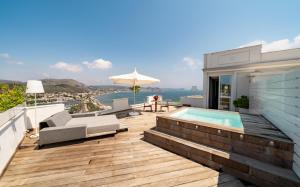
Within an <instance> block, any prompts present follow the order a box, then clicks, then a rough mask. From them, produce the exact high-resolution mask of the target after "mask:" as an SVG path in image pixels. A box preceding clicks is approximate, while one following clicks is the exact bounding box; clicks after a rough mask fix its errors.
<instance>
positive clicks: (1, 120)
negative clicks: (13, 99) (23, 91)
mask: <svg viewBox="0 0 300 187" xmlns="http://www.w3.org/2000/svg"><path fill="white" fill-rule="evenodd" d="M23 110H24V107H23V105H18V106H16V107H14V108H11V109H8V110H6V111H5V112H1V113H0V127H1V126H2V125H4V124H5V123H6V122H8V121H9V120H10V119H12V118H13V117H15V116H16V115H17V114H19V113H20V112H21V111H23Z"/></svg>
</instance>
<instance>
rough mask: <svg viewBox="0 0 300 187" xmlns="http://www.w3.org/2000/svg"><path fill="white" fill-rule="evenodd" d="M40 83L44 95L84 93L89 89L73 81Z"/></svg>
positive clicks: (62, 80)
mask: <svg viewBox="0 0 300 187" xmlns="http://www.w3.org/2000/svg"><path fill="white" fill-rule="evenodd" d="M42 83H43V86H44V89H45V92H46V93H59V92H67V93H84V92H88V91H89V88H88V87H87V86H86V85H85V84H83V83H81V82H78V81H76V80H74V79H42Z"/></svg>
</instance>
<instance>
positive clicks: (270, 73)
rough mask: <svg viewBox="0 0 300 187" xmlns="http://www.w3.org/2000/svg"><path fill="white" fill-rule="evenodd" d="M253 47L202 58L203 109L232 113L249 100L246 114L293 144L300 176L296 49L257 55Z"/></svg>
mask: <svg viewBox="0 0 300 187" xmlns="http://www.w3.org/2000/svg"><path fill="white" fill-rule="evenodd" d="M261 49H262V46H261V45H256V46H251V47H244V48H238V49H232V50H226V51H220V52H214V53H208V54H205V55H204V68H203V81H204V82H203V95H204V98H205V99H204V101H203V102H204V103H203V104H204V107H205V108H212V109H223V110H235V108H234V106H233V100H234V99H236V98H238V97H240V96H242V95H245V96H248V97H249V103H250V112H254V113H258V114H262V115H263V116H264V117H266V118H267V119H268V120H270V121H271V122H272V123H273V124H274V125H276V126H277V127H278V128H279V129H280V130H282V131H283V132H284V133H285V134H287V135H288V136H289V137H290V138H291V139H292V140H293V141H294V142H295V143H296V144H295V147H294V150H295V154H294V164H293V169H294V171H295V172H296V173H297V174H298V175H299V176H300V49H289V50H282V51H274V52H264V53H262V52H261Z"/></svg>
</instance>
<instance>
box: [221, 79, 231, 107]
mask: <svg viewBox="0 0 300 187" xmlns="http://www.w3.org/2000/svg"><path fill="white" fill-rule="evenodd" d="M231 79H232V76H231V75H222V76H220V106H219V109H222V110H229V109H230V103H231Z"/></svg>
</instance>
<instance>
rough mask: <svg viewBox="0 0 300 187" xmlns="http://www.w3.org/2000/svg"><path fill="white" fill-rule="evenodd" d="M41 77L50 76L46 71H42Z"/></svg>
mask: <svg viewBox="0 0 300 187" xmlns="http://www.w3.org/2000/svg"><path fill="white" fill-rule="evenodd" d="M42 77H43V78H50V75H49V74H48V73H42Z"/></svg>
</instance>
